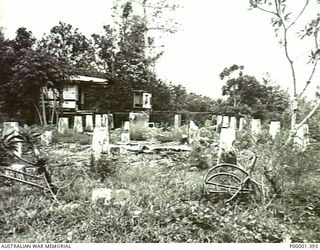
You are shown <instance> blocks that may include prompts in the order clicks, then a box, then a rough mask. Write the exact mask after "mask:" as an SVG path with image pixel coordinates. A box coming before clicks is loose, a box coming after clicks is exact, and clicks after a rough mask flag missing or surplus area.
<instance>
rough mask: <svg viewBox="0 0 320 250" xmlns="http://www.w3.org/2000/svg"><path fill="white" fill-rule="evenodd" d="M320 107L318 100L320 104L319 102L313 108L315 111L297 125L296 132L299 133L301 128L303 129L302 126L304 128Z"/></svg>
mask: <svg viewBox="0 0 320 250" xmlns="http://www.w3.org/2000/svg"><path fill="white" fill-rule="evenodd" d="M319 106H320V100H318V102H317V103H316V105H315V106H314V107H313V109H312V110H311V111H310V112H309V114H308V115H307V116H306V117H305V118H304V119H303V120H302V121H301V122H300V123H299V124H298V125H296V131H297V130H298V129H299V128H301V126H302V125H303V124H305V123H306V122H307V121H308V120H309V118H310V117H311V116H313V114H314V113H315V112H316V111H317V109H318V108H319Z"/></svg>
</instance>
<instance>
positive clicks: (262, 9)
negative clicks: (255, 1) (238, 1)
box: [255, 5, 279, 17]
mask: <svg viewBox="0 0 320 250" xmlns="http://www.w3.org/2000/svg"><path fill="white" fill-rule="evenodd" d="M255 8H257V9H259V10H261V11H263V12H267V13H269V14H272V15H275V16H277V17H279V15H278V13H277V12H273V11H271V10H267V9H264V8H261V7H260V6H258V5H256V6H255Z"/></svg>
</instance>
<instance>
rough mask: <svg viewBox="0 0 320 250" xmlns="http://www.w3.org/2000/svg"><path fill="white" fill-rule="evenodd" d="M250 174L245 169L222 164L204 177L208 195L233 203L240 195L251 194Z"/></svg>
mask: <svg viewBox="0 0 320 250" xmlns="http://www.w3.org/2000/svg"><path fill="white" fill-rule="evenodd" d="M249 179H250V177H249V173H248V172H247V171H246V170H244V169H243V168H241V167H239V166H237V165H233V164H228V163H222V164H218V165H215V166H214V167H212V168H210V169H209V171H208V172H207V173H206V174H205V176H204V185H205V191H206V193H215V194H217V195H220V196H223V198H224V199H225V200H226V201H231V200H232V199H234V198H235V197H236V196H237V195H238V194H240V193H242V194H243V193H251V192H252V189H251V185H249V182H250V181H248V180H249Z"/></svg>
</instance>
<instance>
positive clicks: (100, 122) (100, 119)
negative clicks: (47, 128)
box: [58, 114, 113, 134]
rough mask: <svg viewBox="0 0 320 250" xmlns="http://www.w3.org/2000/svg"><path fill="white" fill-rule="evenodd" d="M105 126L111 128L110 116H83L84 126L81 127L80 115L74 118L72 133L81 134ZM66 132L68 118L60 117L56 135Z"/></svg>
mask: <svg viewBox="0 0 320 250" xmlns="http://www.w3.org/2000/svg"><path fill="white" fill-rule="evenodd" d="M93 118H95V119H94V120H95V124H94V123H93ZM107 123H108V124H107ZM93 124H94V125H93ZM106 126H108V127H110V128H113V116H112V114H96V115H94V116H93V115H85V126H83V118H82V116H80V115H78V116H77V115H76V116H74V124H73V131H74V132H76V133H83V131H84V130H86V131H93V129H94V128H95V127H106ZM68 130H69V118H68V117H60V118H59V122H58V133H60V134H64V133H66V132H67V131H68Z"/></svg>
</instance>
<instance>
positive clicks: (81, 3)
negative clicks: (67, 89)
mask: <svg viewBox="0 0 320 250" xmlns="http://www.w3.org/2000/svg"><path fill="white" fill-rule="evenodd" d="M177 2H179V3H180V5H181V6H183V8H181V9H179V10H177V11H176V12H175V19H176V21H178V22H179V23H180V30H179V31H178V32H176V33H175V34H170V35H165V36H164V37H163V38H162V40H161V41H159V43H160V42H161V44H163V45H164V46H165V47H164V55H163V56H162V57H161V58H160V59H159V61H158V63H157V65H156V68H155V69H156V72H157V74H158V76H159V77H160V78H161V79H163V80H165V81H167V82H172V83H173V84H181V85H183V86H185V87H186V88H187V90H189V91H192V92H195V93H198V94H202V95H206V96H209V97H213V98H219V97H221V87H222V85H223V84H224V82H225V81H221V80H220V78H219V74H220V73H221V72H222V70H223V69H224V68H225V67H230V66H231V65H233V64H238V65H244V67H245V71H244V72H245V73H247V74H250V75H253V76H255V77H256V78H257V79H258V80H261V78H262V77H266V75H269V78H270V79H271V80H272V81H274V82H276V83H278V84H279V85H280V86H281V87H282V88H284V89H288V88H289V91H290V90H291V89H290V88H291V85H292V84H291V82H292V76H291V71H290V66H289V64H288V62H287V61H286V58H285V54H284V51H283V48H281V46H280V45H279V43H278V40H277V38H276V37H275V33H274V31H273V28H272V26H271V24H270V16H269V15H268V14H265V13H262V12H260V11H258V10H248V9H249V0H223V1H216V0H177ZM291 2H293V3H294V5H292V6H290V7H292V8H293V10H297V9H299V7H301V4H302V3H303V2H304V1H294V0H291ZM111 5H112V0H90V1H89V0H0V26H2V27H4V28H5V30H4V32H5V35H6V36H7V37H9V38H13V37H14V35H15V31H16V30H17V28H19V27H22V26H23V27H26V28H27V29H29V30H31V31H32V32H33V34H34V35H35V36H36V37H38V38H40V37H41V36H42V35H43V34H44V33H49V31H50V29H51V28H52V27H53V26H54V25H57V24H58V22H59V21H63V22H66V23H70V24H71V25H72V26H73V27H77V28H79V30H80V31H81V32H82V33H84V34H85V35H87V36H90V35H91V34H93V33H100V32H101V31H102V26H103V25H104V24H108V23H110V22H111V10H110V7H111ZM317 7H318V6H317ZM318 8H319V7H318ZM316 10H317V9H316V8H315V6H310V7H309V8H308V9H307V11H306V15H305V18H301V19H300V21H299V22H298V23H297V25H298V29H297V30H299V28H302V27H303V25H304V23H305V22H306V21H308V20H309V19H310V18H311V17H312V16H314V13H315V12H316ZM290 38H293V40H292V41H291V40H290V42H291V43H290V44H289V45H290V47H289V49H290V52H291V53H292V56H293V59H295V60H297V65H296V66H297V79H298V82H300V83H301V85H300V86H301V87H300V89H302V88H303V86H302V85H303V84H304V82H306V81H307V78H308V76H309V74H310V73H309V72H311V68H310V65H308V66H306V62H307V53H308V49H309V48H310V41H308V40H306V41H301V40H300V39H296V33H295V32H293V34H292V36H291V37H290ZM316 83H318V85H320V74H319V73H317V74H316V75H315V82H314V84H316ZM314 90H315V87H313V88H310V91H309V95H311V94H312V93H313V92H314Z"/></svg>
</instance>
